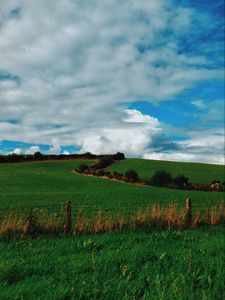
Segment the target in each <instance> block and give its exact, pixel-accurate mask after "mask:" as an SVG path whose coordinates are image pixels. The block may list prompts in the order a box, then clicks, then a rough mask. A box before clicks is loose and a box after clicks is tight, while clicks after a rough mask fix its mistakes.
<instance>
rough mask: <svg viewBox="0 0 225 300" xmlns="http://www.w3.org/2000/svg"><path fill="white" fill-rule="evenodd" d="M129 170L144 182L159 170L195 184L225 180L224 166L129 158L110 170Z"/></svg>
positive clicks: (123, 171)
mask: <svg viewBox="0 0 225 300" xmlns="http://www.w3.org/2000/svg"><path fill="white" fill-rule="evenodd" d="M129 169H133V170H135V171H136V172H138V175H139V177H140V178H141V179H143V180H148V179H150V178H151V177H152V175H153V174H154V173H155V171H159V170H165V171H167V172H170V173H171V174H172V175H173V176H176V175H179V174H183V175H185V176H186V177H188V178H189V181H190V182H193V183H206V184H210V183H211V182H212V181H213V180H220V181H221V182H223V181H224V180H225V178H224V176H225V175H224V166H222V165H209V164H199V163H184V162H171V161H159V160H146V159H137V158H129V159H125V160H122V161H119V162H117V163H115V164H114V165H112V166H111V167H109V168H108V170H109V171H111V172H113V171H117V172H121V173H123V174H124V173H125V172H126V171H127V170H129Z"/></svg>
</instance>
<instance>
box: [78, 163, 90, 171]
mask: <svg viewBox="0 0 225 300" xmlns="http://www.w3.org/2000/svg"><path fill="white" fill-rule="evenodd" d="M87 169H88V166H87V165H85V164H82V165H79V167H78V168H77V171H78V172H80V173H83V172H84V171H85V170H87Z"/></svg>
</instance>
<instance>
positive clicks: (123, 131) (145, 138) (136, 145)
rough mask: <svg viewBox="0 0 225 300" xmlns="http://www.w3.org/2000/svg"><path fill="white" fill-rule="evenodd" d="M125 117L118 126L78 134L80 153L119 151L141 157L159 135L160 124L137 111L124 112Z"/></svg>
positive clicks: (116, 124)
mask: <svg viewBox="0 0 225 300" xmlns="http://www.w3.org/2000/svg"><path fill="white" fill-rule="evenodd" d="M126 115H127V117H126V118H124V120H123V121H121V122H120V123H119V124H118V123H114V124H111V126H108V127H105V128H102V129H97V128H91V129H86V130H83V131H81V132H79V133H78V134H77V136H76V141H77V145H78V146H80V147H81V150H80V152H81V153H82V152H87V151H90V152H93V153H97V154H99V153H112V152H117V151H121V152H124V153H125V154H126V155H127V156H137V154H138V156H141V155H143V154H144V153H145V152H146V151H147V149H148V148H149V147H150V145H151V143H152V138H153V137H155V136H157V135H159V134H161V131H162V129H161V127H160V122H159V121H158V120H157V119H155V118H153V117H150V116H147V115H144V114H142V113H141V112H139V111H137V110H126Z"/></svg>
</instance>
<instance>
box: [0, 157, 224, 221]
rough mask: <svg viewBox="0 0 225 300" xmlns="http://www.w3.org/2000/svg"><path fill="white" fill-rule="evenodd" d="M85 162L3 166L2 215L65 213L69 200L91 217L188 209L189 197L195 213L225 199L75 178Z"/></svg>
mask: <svg viewBox="0 0 225 300" xmlns="http://www.w3.org/2000/svg"><path fill="white" fill-rule="evenodd" d="M129 161H130V160H127V161H125V162H126V163H127V162H129ZM81 162H82V161H76V160H73V161H47V162H35V163H19V164H1V165H0V195H1V197H0V214H2V215H3V214H5V213H6V212H7V211H8V210H9V209H10V208H16V210H17V211H19V210H24V209H29V208H30V207H33V208H43V209H47V210H48V211H49V212H57V211H58V210H59V209H61V208H63V209H64V203H65V201H67V200H71V201H72V204H73V207H74V208H79V207H81V206H82V207H83V209H84V210H85V211H87V213H88V214H89V213H90V214H92V213H93V212H95V211H96V210H102V211H104V210H107V211H113V212H114V211H118V210H122V211H123V212H125V214H129V213H130V212H133V211H134V210H136V209H137V208H139V207H147V206H148V205H150V204H154V203H159V204H162V205H164V204H165V205H168V203H171V202H175V203H178V205H179V206H184V203H185V199H186V198H187V197H191V198H192V200H193V207H194V210H195V209H197V208H198V209H199V208H202V207H204V206H205V205H209V204H214V203H218V202H220V201H222V200H223V199H224V193H216V192H197V191H182V190H175V189H167V188H157V187H149V186H136V185H132V184H126V183H121V182H115V181H111V180H107V179H102V178H97V177H92V176H85V175H80V174H75V173H74V172H73V170H74V168H76V167H77V166H78V165H79V164H80V163H81ZM131 162H132V161H131ZM85 163H92V162H91V161H85ZM121 163H122V162H121ZM129 168H132V165H131V166H130V165H129Z"/></svg>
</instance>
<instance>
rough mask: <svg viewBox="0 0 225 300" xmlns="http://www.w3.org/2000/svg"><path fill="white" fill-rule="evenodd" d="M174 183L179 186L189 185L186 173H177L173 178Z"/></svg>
mask: <svg viewBox="0 0 225 300" xmlns="http://www.w3.org/2000/svg"><path fill="white" fill-rule="evenodd" d="M173 183H174V184H175V185H178V186H187V185H188V178H187V177H185V176H184V175H182V174H181V175H177V176H176V177H175V178H174V179H173Z"/></svg>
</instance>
